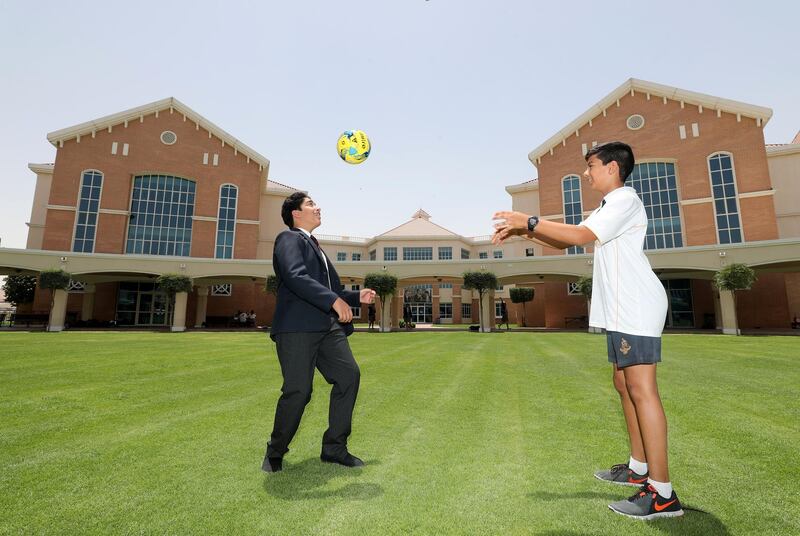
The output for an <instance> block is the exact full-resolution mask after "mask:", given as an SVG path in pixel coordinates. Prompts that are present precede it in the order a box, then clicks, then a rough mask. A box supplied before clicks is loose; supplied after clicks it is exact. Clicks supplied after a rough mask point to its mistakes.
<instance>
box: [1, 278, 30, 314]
mask: <svg viewBox="0 0 800 536" xmlns="http://www.w3.org/2000/svg"><path fill="white" fill-rule="evenodd" d="M3 292H4V293H5V295H6V301H8V303H10V304H11V305H13V306H14V307H17V306H19V305H20V304H22V303H31V302H32V301H33V298H34V296H35V295H36V276H35V275H10V276H8V277H7V278H6V281H5V283H3Z"/></svg>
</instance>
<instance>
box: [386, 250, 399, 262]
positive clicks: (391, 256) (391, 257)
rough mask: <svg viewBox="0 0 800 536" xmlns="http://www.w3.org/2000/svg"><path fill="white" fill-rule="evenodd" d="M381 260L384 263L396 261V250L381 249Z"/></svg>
mask: <svg viewBox="0 0 800 536" xmlns="http://www.w3.org/2000/svg"><path fill="white" fill-rule="evenodd" d="M383 260H385V261H396V260H397V248H383Z"/></svg>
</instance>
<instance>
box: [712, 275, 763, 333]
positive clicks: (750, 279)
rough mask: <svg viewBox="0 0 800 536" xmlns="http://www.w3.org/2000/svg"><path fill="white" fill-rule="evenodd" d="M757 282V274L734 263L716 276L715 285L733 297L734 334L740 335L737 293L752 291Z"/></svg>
mask: <svg viewBox="0 0 800 536" xmlns="http://www.w3.org/2000/svg"><path fill="white" fill-rule="evenodd" d="M756 280H757V277H756V272H755V270H753V269H752V268H750V267H749V266H747V265H746V264H741V263H733V264H729V265H728V266H726V267H724V268H722V269H721V270H720V271H718V272H716V273H715V274H714V285H716V287H717V288H718V289H720V290H727V291H730V292H731V296H732V297H733V326H734V333H736V335H738V334H739V322H738V320H737V318H736V291H737V290H750V289H751V288H752V287H753V283H755V282H756Z"/></svg>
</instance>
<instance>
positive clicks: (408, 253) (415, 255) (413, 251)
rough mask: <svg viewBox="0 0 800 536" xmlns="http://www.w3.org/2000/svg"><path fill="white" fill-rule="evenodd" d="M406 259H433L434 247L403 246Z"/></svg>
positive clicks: (404, 258)
mask: <svg viewBox="0 0 800 536" xmlns="http://www.w3.org/2000/svg"><path fill="white" fill-rule="evenodd" d="M403 260H404V261H430V260H433V248H432V247H414V248H403Z"/></svg>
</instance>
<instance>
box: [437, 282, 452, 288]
mask: <svg viewBox="0 0 800 536" xmlns="http://www.w3.org/2000/svg"><path fill="white" fill-rule="evenodd" d="M439 288H453V284H452V283H439Z"/></svg>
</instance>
